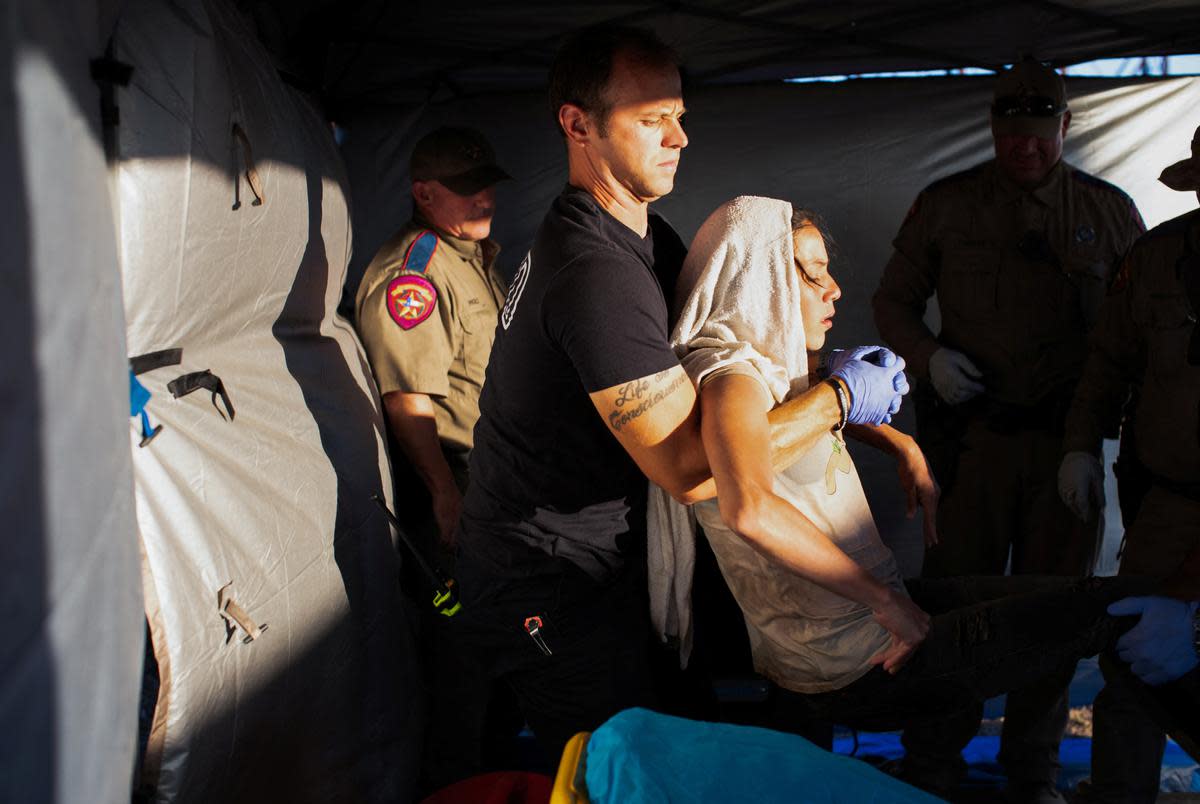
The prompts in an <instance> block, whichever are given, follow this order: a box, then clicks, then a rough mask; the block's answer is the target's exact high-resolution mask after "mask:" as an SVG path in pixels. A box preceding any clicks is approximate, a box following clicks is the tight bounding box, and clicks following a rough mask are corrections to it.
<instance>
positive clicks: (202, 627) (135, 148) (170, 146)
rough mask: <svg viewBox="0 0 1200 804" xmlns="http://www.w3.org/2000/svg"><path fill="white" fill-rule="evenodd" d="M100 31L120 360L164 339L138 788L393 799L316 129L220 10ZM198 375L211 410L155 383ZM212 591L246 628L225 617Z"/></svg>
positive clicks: (387, 483)
mask: <svg viewBox="0 0 1200 804" xmlns="http://www.w3.org/2000/svg"><path fill="white" fill-rule="evenodd" d="M113 42H114V49H115V56H116V58H117V59H118V60H120V61H122V62H125V63H128V64H130V65H132V67H133V77H132V81H131V83H130V85H129V86H128V87H127V88H126V89H124V90H122V91H121V92H120V93H119V95H118V102H119V106H120V124H119V125H118V127H117V130H116V137H117V167H116V174H117V181H118V191H119V204H120V216H119V217H120V237H119V243H120V251H121V270H122V278H123V284H124V301H125V317H126V321H127V327H128V329H127V339H128V350H129V354H130V355H131V356H136V355H144V354H147V353H152V352H157V351H159V350H164V349H176V348H181V349H182V360H181V362H180V363H179V364H178V365H167V366H163V367H160V368H156V369H153V370H150V371H147V372H146V373H144V374H141V375H140V377H139V379H141V380H142V382H143V383H144V384H145V385H146V387H147V388H148V389H149V390H150V391H151V393H152V395H153V396H152V398H151V400H150V402H149V404H148V405H147V410H148V412H149V415H150V417H151V419H152V421H153V422H154V423H155V424H160V423H161V424H162V426H163V429H162V432H161V433H160V434H159V435H158V436H157V437H156V438H154V440H153V441H151V442H150V443H148V444H146V445H145V446H139V443H138V442H139V440H140V434H135V435H134V437H133V439H132V443H131V446H132V451H133V470H134V479H135V482H136V504H137V516H138V521H139V525H140V529H141V535H142V543H143V547H144V552H145V564H144V567H145V585H146V599H147V605H146V610H147V615H148V617H149V621H150V624H151V631H152V637H153V645H154V652H155V656H156V657H157V659H158V665H159V672H160V676H161V679H162V684H161V689H160V692H159V696H158V706H157V710H156V712H155V717H154V727H153V730H152V732H151V736H150V744H149V749H148V752H147V757H146V778H145V780H144V783H145V784H146V786H147V788H148V789H151V790H153V791H154V792H155V795H156V799H157V800H158V801H176V802H212V801H288V802H342V801H356V802H360V801H361V802H370V801H381V802H383V801H387V802H391V801H403V800H407V799H409V798H411V796H412V794H413V790H414V786H415V778H416V762H417V759H416V757H417V747H418V744H419V739H420V736H421V729H420V726H419V724H420V722H421V719H420V713H419V712H418V711H417V707H418V702H419V695H418V679H417V676H416V672H417V671H416V665H415V656H414V654H413V652H412V645H411V641H410V637H409V632H408V630H407V623H406V621H405V619H404V608H403V605H402V601H401V598H400V595H399V588H398V584H397V570H398V561H397V557H396V553H395V547H394V544H393V542H392V539H391V534H390V532H389V528H388V525H387V522H386V520H385V519H384V518H383V516H382V515H381V513H380V512H379V511H378V510H377V509H376V508H375V506H374V504H373V503H372V502H371V500H370V495H372V494H380V495H382V496H384V497H385V498H387V499H389V500H390V498H391V472H390V467H389V464H388V460H387V456H386V453H385V450H384V430H383V419H382V415H381V408H380V402H379V398H378V393H377V391H376V389H375V385H374V382H373V380H372V378H371V375H370V371H369V369H368V367H367V362H366V358H365V356H364V353H363V350H362V347H361V345H360V343H359V341H358V339H357V337H356V335H355V334H354V332H353V330H352V328H351V327H350V325H349V324H348V323H347V322H346V321H345V320H343V319H341V318H340V317H338V316H336V315H335V314H334V307H335V305H336V303H337V300H338V298H339V295H340V292H341V287H342V285H343V281H344V277H345V271H346V265H347V260H348V258H349V254H350V216H349V208H348V203H347V198H346V186H345V177H344V174H343V169H342V166H341V162H340V159H339V158H338V154H337V151H336V148H335V145H334V142H333V137H332V133H331V130H330V128H329V126H328V125H327V123H326V122H325V121H324V120H322V119H321V117H320V115H319V114H318V113H317V112H316V110H315V109H314V107H313V106H312V105H311V104H310V103H309V102H308V101H307V100H306V99H305V98H303V97H302V96H300V95H299V94H297V93H296V92H295V91H293V90H291V89H289V88H287V87H286V86H285V85H284V84H283V83H282V82H281V81H280V79H279V77H278V75H277V74H276V72H275V70H274V68H273V66H272V65H271V63H270V61H269V59H268V58H267V56H266V53H265V51H264V50H263V48H262V46H261V44H260V43H259V42H258V40H257V39H256V38H255V36H254V33H253V30H252V28H251V27H250V26H249V24H248V23H247V20H246V19H245V18H244V17H243V16H242V14H241V13H240V12H239V11H237V10H236V9H235V8H234V6H233V5H232V4H231V3H229V2H226V0H178V2H163V1H161V0H135V1H134V2H129V3H127V4H126V5H125V8H124V10H123V12H122V14H121V16H120V18H119V19H118V22H117V25H116V29H115V33H114V35H113ZM235 125H236V127H237V128H236V130H235V128H234V126H235ZM235 131H236V133H235ZM251 176H253V178H250V177H251ZM260 196H261V199H260ZM205 370H211V372H212V374H214V375H216V376H217V377H219V378H220V379H221V381H222V383H223V385H224V388H225V390H226V391H227V393H228V396H229V401H230V403H231V404H232V408H233V410H232V411H231V410H228V409H227V408H226V406H225V404H224V403H223V402H222V401H220V400H219V399H218V397H217V396H216V395H215V394H213V393H211V392H210V391H209V390H206V389H203V388H201V389H198V390H197V392H195V393H192V394H190V395H186V396H180V397H178V398H173V395H172V392H171V390H170V389H169V388H168V385H169V384H170V383H171V382H172V381H173V380H175V379H176V378H178V377H180V376H181V375H184V374H190V373H193V372H202V371H205ZM230 583H232V586H228V587H227V585H228V584H230ZM222 589H224V590H225V595H227V596H230V597H232V599H233V600H234V601H235V602H236V603H237V604H238V605H239V606H240V607H241V609H242V610H244V612H245V613H246V615H248V618H249V620H250V621H252V622H247V623H244V624H239V625H233V624H232V623H231V624H230V627H229V630H228V631H227V624H226V620H224V619H222V616H221V612H220V611H219V605H220V603H219V601H222V602H223V600H224V598H222V597H220V590H222ZM254 625H258V626H261V627H262V629H263V630H262V631H261V633H260V634H255V635H256V636H257V639H249V638H247V637H248V633H250V632H253V631H254Z"/></svg>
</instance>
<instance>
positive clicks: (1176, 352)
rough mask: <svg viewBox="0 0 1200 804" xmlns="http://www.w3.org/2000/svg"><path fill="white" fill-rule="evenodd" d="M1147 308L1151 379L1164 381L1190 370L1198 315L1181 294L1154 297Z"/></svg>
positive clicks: (1155, 294) (1147, 340) (1160, 294)
mask: <svg viewBox="0 0 1200 804" xmlns="http://www.w3.org/2000/svg"><path fill="white" fill-rule="evenodd" d="M1147 308H1148V309H1147V316H1146V349H1147V354H1146V357H1147V362H1148V363H1149V366H1150V372H1151V375H1152V376H1154V377H1156V378H1158V379H1160V380H1165V379H1167V378H1169V377H1171V376H1173V375H1175V374H1178V373H1179V372H1181V371H1185V370H1187V369H1188V366H1189V363H1188V351H1189V348H1190V346H1191V341H1192V332H1193V330H1194V329H1195V326H1196V315H1195V313H1193V311H1192V305H1191V303H1189V302H1188V299H1187V296H1185V295H1183V294H1182V293H1151V294H1150V298H1149V304H1148V305H1147Z"/></svg>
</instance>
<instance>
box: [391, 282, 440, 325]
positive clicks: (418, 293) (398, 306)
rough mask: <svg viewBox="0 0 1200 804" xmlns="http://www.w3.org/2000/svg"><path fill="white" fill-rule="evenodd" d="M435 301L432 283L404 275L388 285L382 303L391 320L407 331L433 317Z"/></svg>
mask: <svg viewBox="0 0 1200 804" xmlns="http://www.w3.org/2000/svg"><path fill="white" fill-rule="evenodd" d="M437 299H438V293H437V288H435V287H434V286H433V283H432V282H430V281H429V280H428V279H426V278H425V277H424V276H421V275H420V274H407V273H406V274H400V276H398V277H396V278H395V279H393V280H392V281H391V282H389V283H388V286H387V294H386V295H385V297H384V303H385V304H387V311H388V315H390V316H391V317H392V320H393V321H395V322H396V323H397V324H398V325H399V326H400V329H402V330H405V331H407V330H410V329H412V328H413V327H415V326H417V325H418V324H420V323H421V322H422V321H424V320H425V319H427V318H429V316H431V315H433V310H434V308H435V307H437Z"/></svg>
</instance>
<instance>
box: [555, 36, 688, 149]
mask: <svg viewBox="0 0 1200 804" xmlns="http://www.w3.org/2000/svg"><path fill="white" fill-rule="evenodd" d="M618 53H620V54H623V55H626V56H629V57H631V58H633V59H635V60H637V61H639V62H641V63H643V64H647V65H650V66H654V67H667V66H670V67H675V68H678V67H679V58H678V56H677V55H676V54H675V51H674V50H672V49H671V47H670V46H668V45H667V44H666V43H665V42H663V41H662V40H661V39H659V38H658V36H657V35H656V34H655V33H654V32H653V31H648V30H646V29H644V28H635V27H633V26H631V25H595V26H592V27H590V28H584V29H582V30H580V31H577V32H575V33H574V34H572V35H571V36H570V38H568V39H567V41H565V42H563V44H562V47H560V48H559V49H558V53H557V55H555V57H554V65H553V66H552V67H551V68H550V115H551V117H553V118H554V126H555V128H560V126H559V124H558V110H559V109H561V108H562V107H563V105H564V104H568V103H569V104H571V105H573V106H578V107H579V108H580V109H583V111H585V112H587V113H588V114H589V115H591V116H592V117H594V118H595V119H596V120H597V121H598V123H599V127H600V135H601V136H604V135H605V134H606V133H607V131H606V122H607V120H608V113H609V112H610V111H611V110H612V102H611V101H610V100H609V99H608V97H607V96H606V94H605V91H604V90H605V89H606V88H607V87H608V81H609V78H611V77H612V69H613V62H614V61H615V60H616V57H617V54H618ZM559 133H561V134H565V132H562V131H561V130H560V132H559Z"/></svg>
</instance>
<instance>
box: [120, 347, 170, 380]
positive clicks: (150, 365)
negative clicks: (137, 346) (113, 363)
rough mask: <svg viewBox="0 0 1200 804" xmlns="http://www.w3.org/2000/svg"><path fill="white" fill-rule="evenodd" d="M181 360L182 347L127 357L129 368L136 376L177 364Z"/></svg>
mask: <svg viewBox="0 0 1200 804" xmlns="http://www.w3.org/2000/svg"><path fill="white" fill-rule="evenodd" d="M182 362H183V350H182V349H162V350H160V351H158V352H146V354H144V355H138V356H137V357H131V358H129V370H130V371H132V372H133V373H134V375H135V376H136V375H138V374H145V373H146V372H147V371H153V370H154V369H157V368H163V367H165V366H178V365H179V364H180V363H182Z"/></svg>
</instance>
